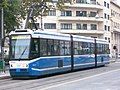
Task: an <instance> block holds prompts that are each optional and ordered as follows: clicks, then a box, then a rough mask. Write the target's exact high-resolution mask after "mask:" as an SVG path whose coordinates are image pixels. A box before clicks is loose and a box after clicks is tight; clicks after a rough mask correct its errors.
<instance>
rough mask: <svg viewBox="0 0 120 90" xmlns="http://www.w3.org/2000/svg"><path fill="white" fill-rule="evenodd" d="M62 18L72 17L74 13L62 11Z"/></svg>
mask: <svg viewBox="0 0 120 90" xmlns="http://www.w3.org/2000/svg"><path fill="white" fill-rule="evenodd" d="M61 16H72V11H61Z"/></svg>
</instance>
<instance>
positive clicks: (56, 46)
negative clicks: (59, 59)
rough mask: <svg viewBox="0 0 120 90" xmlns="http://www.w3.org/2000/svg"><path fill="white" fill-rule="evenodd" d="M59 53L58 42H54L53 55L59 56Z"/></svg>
mask: <svg viewBox="0 0 120 90" xmlns="http://www.w3.org/2000/svg"><path fill="white" fill-rule="evenodd" d="M59 53H60V47H59V41H58V40H54V55H59Z"/></svg>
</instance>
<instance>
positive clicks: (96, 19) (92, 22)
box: [36, 0, 120, 57]
mask: <svg viewBox="0 0 120 90" xmlns="http://www.w3.org/2000/svg"><path fill="white" fill-rule="evenodd" d="M64 1H65V5H66V6H67V8H66V9H64V10H62V11H59V10H50V11H49V12H48V15H47V16H43V17H42V18H41V17H39V18H38V20H37V22H36V23H37V25H38V27H39V28H42V29H43V30H45V31H50V32H60V33H68V34H75V35H82V36H88V37H93V38H100V39H105V40H107V41H108V42H109V43H110V53H111V54H110V55H111V57H114V56H115V55H116V53H119V52H120V49H119V48H120V42H119V40H120V31H119V29H120V25H119V24H120V21H119V20H120V16H119V11H120V7H119V6H118V5H117V4H116V3H115V2H114V1H115V0H73V2H72V4H70V3H68V2H67V0H64ZM114 46H116V47H117V49H113V47H114Z"/></svg>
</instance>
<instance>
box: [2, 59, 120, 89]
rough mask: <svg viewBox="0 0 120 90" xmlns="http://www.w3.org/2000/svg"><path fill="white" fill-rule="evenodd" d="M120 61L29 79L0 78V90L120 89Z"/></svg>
mask: <svg viewBox="0 0 120 90" xmlns="http://www.w3.org/2000/svg"><path fill="white" fill-rule="evenodd" d="M119 83H120V62H119V61H117V62H115V63H110V64H109V65H106V66H104V67H99V68H93V69H87V70H80V71H77V72H71V73H66V74H60V75H55V76H50V77H44V78H38V79H29V80H12V79H11V78H10V79H3V80H0V90H120V87H119Z"/></svg>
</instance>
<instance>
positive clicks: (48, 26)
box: [44, 23, 56, 29]
mask: <svg viewBox="0 0 120 90" xmlns="http://www.w3.org/2000/svg"><path fill="white" fill-rule="evenodd" d="M44 29H56V23H44Z"/></svg>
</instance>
